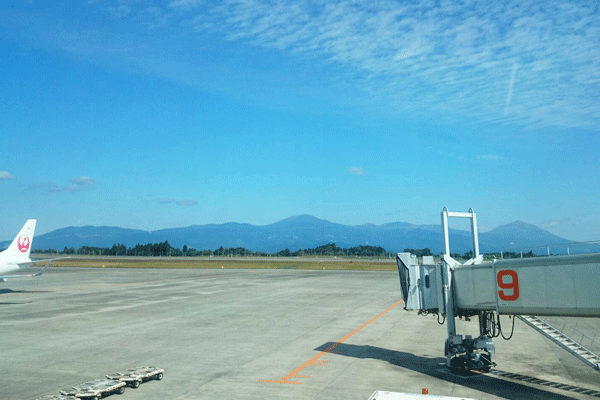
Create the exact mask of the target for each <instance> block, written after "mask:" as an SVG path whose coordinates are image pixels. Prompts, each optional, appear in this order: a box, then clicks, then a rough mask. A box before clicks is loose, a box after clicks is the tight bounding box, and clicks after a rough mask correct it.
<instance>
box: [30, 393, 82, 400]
mask: <svg viewBox="0 0 600 400" xmlns="http://www.w3.org/2000/svg"><path fill="white" fill-rule="evenodd" d="M76 399H77V397H73V396H65V395H64V394H49V395H46V396H42V397H36V398H35V399H34V400H76Z"/></svg>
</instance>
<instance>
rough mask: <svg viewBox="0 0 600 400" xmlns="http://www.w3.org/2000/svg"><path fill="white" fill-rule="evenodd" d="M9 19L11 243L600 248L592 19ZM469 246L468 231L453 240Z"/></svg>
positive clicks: (437, 11) (4, 9) (424, 6)
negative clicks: (53, 236)
mask: <svg viewBox="0 0 600 400" xmlns="http://www.w3.org/2000/svg"><path fill="white" fill-rule="evenodd" d="M214 4H215V3H213V2H208V1H195V0H172V1H163V2H159V1H144V0H135V1H126V0H116V1H111V0H106V1H104V0H95V1H94V0H89V1H63V2H37V1H25V2H19V1H15V2H4V3H3V5H2V6H0V60H1V61H0V73H1V74H0V76H1V77H2V78H1V81H0V82H1V84H0V99H2V100H1V101H0V114H1V115H2V123H1V124H0V148H1V149H2V150H0V190H1V193H2V196H1V197H0V208H1V209H2V214H3V218H2V224H0V239H3V240H8V239H11V238H12V237H13V236H14V235H15V234H16V232H17V231H18V229H19V228H20V227H21V226H22V224H23V223H24V222H25V220H26V219H27V218H37V219H38V229H37V232H38V233H45V232H49V231H51V230H54V229H57V228H62V227H65V226H70V225H76V226H81V225H113V226H122V227H127V228H139V229H146V230H154V229H161V228H167V227H180V226H188V225H192V224H207V223H224V222H246V223H251V224H256V225H264V224H269V223H272V222H275V221H278V220H280V219H283V218H287V217H290V216H293V215H299V214H311V215H314V216H316V217H319V218H324V219H328V220H330V221H332V222H338V223H343V224H351V225H355V224H364V223H374V224H383V223H387V222H395V221H404V222H410V223H416V224H421V223H434V224H437V223H439V215H440V214H439V213H440V211H441V210H442V208H443V207H444V206H447V207H448V208H449V209H450V210H452V211H467V210H468V209H469V208H470V207H473V208H474V209H475V211H476V212H477V213H478V221H479V224H480V229H482V230H486V229H492V228H494V227H496V226H498V225H502V224H506V223H510V222H512V221H514V220H523V221H525V222H528V223H532V224H535V225H537V226H539V227H541V228H543V229H547V230H548V231H550V232H552V233H554V234H556V235H559V236H562V237H565V238H568V239H572V240H582V241H583V240H598V239H600V212H599V207H598V205H599V202H600V200H599V199H600V180H599V177H600V162H599V161H598V158H599V155H600V137H599V135H598V133H599V131H600V130H599V122H600V40H598V38H599V37H600V16H599V15H598V14H599V12H598V3H597V2H591V1H590V2H583V1H581V2H552V1H551V2H548V1H539V2H536V1H528V2H522V1H507V2H501V1H499V2H479V1H461V2H452V1H413V2H410V1H398V2H396V1H384V0H382V1H375V2H373V1H365V2H360V1H345V0H340V1H337V2H330V1H293V2H284V1H281V2H278V1H259V0H237V1H224V2H220V3H219V5H214ZM457 227H460V226H457Z"/></svg>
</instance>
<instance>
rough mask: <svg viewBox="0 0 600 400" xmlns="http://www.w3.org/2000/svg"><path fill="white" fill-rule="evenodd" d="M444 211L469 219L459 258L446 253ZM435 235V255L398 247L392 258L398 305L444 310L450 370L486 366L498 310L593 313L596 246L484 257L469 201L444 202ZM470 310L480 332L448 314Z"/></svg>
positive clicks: (498, 331)
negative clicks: (464, 330)
mask: <svg viewBox="0 0 600 400" xmlns="http://www.w3.org/2000/svg"><path fill="white" fill-rule="evenodd" d="M451 217H455V218H468V219H470V220H471V232H472V236H473V258H472V259H470V260H468V261H467V262H465V263H460V262H458V261H456V260H454V259H453V258H452V257H451V256H450V244H449V235H448V218H451ZM442 239H443V244H444V254H443V255H442V258H441V263H437V264H436V263H435V262H434V261H433V257H423V258H422V259H418V258H417V257H415V256H414V255H412V254H410V253H399V254H398V255H397V257H396V261H397V264H398V273H399V276H400V290H401V293H402V298H403V300H404V309H405V310H418V311H419V313H420V314H423V315H426V314H437V315H438V318H445V321H446V322H447V328H448V338H447V339H446V343H445V354H446V360H447V365H448V367H450V368H452V369H454V370H473V369H477V370H482V371H485V372H487V371H489V370H490V368H491V367H492V365H493V363H492V355H493V353H494V344H493V340H492V339H493V338H494V337H497V336H500V335H502V336H503V337H505V335H504V333H503V332H502V326H501V324H500V315H540V316H576V317H600V296H598V294H597V290H598V287H599V285H600V254H586V255H573V256H556V257H539V258H537V257H534V258H521V259H513V260H494V261H492V262H483V256H481V255H480V254H479V240H478V234H477V220H476V215H475V212H474V211H473V209H470V210H469V212H468V213H456V212H449V211H448V209H447V208H444V210H443V211H442ZM475 315H477V316H478V317H479V328H480V336H479V337H477V338H472V337H471V336H466V337H463V336H462V335H457V334H456V327H455V323H454V319H455V318H456V317H465V318H470V317H472V316H475ZM513 324H514V319H513ZM513 327H514V326H513ZM510 336H512V333H511V335H510ZM509 338H510V337H509Z"/></svg>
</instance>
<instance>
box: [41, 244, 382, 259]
mask: <svg viewBox="0 0 600 400" xmlns="http://www.w3.org/2000/svg"><path fill="white" fill-rule="evenodd" d="M34 252H36V253H47V254H65V255H75V254H79V255H87V256H138V257H198V256H205V257H207V256H219V257H261V256H262V257H268V256H271V257H300V256H348V257H386V256H391V255H392V253H389V252H387V251H386V250H385V249H384V248H383V247H381V246H356V247H350V248H341V247H338V246H336V244H335V243H328V244H324V245H322V246H317V247H315V248H312V249H300V250H296V251H290V249H285V250H281V251H278V252H275V253H268V252H262V251H252V250H248V249H245V248H243V247H229V248H226V247H223V246H221V247H219V248H218V249H215V250H196V249H194V248H191V247H188V246H187V245H185V244H184V245H183V247H182V248H181V249H180V248H178V247H173V246H171V245H170V244H169V241H168V240H165V241H164V242H162V243H148V244H144V245H142V244H136V245H135V246H134V247H127V246H126V245H124V244H121V243H116V244H113V245H112V247H93V246H82V247H80V248H78V249H75V248H74V247H66V246H65V248H64V249H63V250H62V251H59V250H56V249H46V250H34Z"/></svg>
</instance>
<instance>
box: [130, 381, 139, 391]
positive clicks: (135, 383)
mask: <svg viewBox="0 0 600 400" xmlns="http://www.w3.org/2000/svg"><path fill="white" fill-rule="evenodd" d="M140 383H141V382H140V381H138V380H135V381H133V382H131V387H132V388H134V389H137V388H139V387H140Z"/></svg>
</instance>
